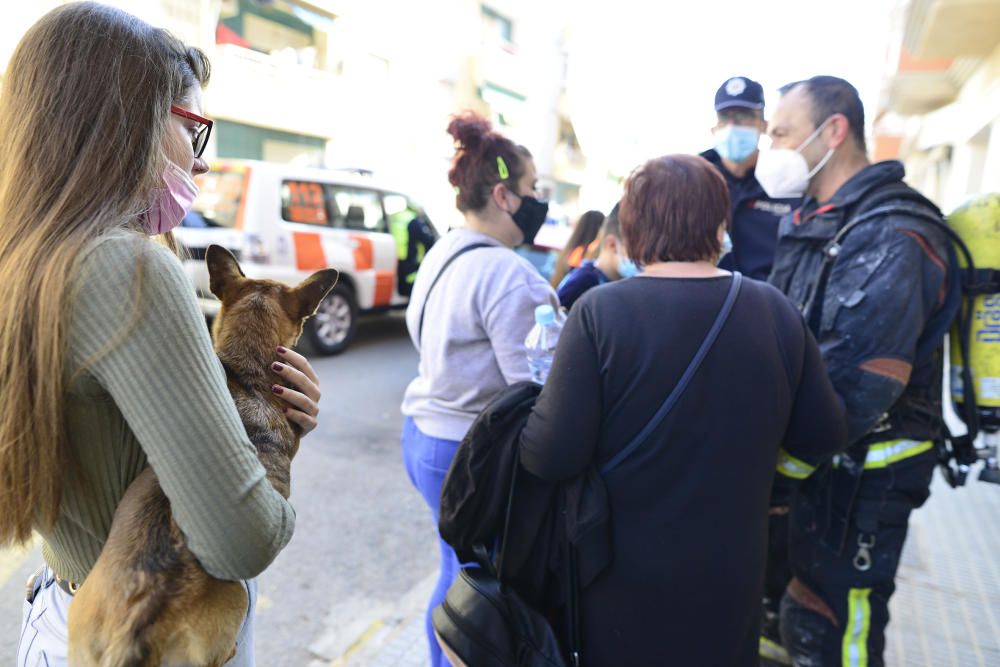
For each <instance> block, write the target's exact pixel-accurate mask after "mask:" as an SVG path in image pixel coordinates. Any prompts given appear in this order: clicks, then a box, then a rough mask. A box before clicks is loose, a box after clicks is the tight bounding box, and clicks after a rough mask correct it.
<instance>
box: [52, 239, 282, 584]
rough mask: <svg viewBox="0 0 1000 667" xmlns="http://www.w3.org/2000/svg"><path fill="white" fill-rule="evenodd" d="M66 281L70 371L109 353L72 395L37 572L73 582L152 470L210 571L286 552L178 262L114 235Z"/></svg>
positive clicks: (260, 566) (256, 565) (253, 568)
mask: <svg viewBox="0 0 1000 667" xmlns="http://www.w3.org/2000/svg"><path fill="white" fill-rule="evenodd" d="M138 267H142V268H141V270H140V269H138ZM137 274H139V275H141V286H142V288H141V289H142V292H141V295H140V294H138V293H137V287H136V286H137V284H139V283H137V282H136V279H137ZM73 285H74V287H75V289H74V293H73V296H72V297H71V310H70V313H71V317H70V354H69V366H70V368H68V369H67V371H68V372H69V373H72V372H73V371H74V369H77V368H79V367H80V366H81V365H82V364H83V362H84V361H85V360H88V359H91V358H93V357H94V355H95V354H97V353H98V352H100V351H102V350H104V349H106V348H107V346H108V344H109V343H112V342H114V343H115V344H114V346H113V347H112V348H110V352H108V353H107V354H104V355H103V356H101V357H100V358H99V359H98V360H97V361H96V362H94V363H92V364H91V365H89V366H88V368H87V370H86V371H85V372H84V373H83V374H82V375H78V376H77V377H76V379H74V380H73V382H72V383H71V385H70V387H69V390H68V394H67V397H66V420H67V426H68V429H69V437H70V445H71V457H72V459H71V461H70V462H68V463H67V465H66V469H65V475H66V476H65V480H64V484H63V499H62V505H61V509H60V515H59V519H58V521H57V523H56V525H55V527H54V528H53V529H52V530H43V529H39V532H40V533H41V534H42V537H43V538H44V540H45V544H44V546H43V549H42V552H43V555H44V558H45V561H46V563H48V565H49V566H50V567H51V568H52V570H53V571H54V572H55V573H56V574H57V575H58V576H60V577H63V578H65V579H69V580H70V581H75V582H82V581H83V580H84V579H85V578H86V576H87V573H88V572H90V569H91V568H92V567H93V565H94V563H95V562H96V560H97V557H98V556H99V555H100V552H101V547H102V546H103V544H104V541H105V539H106V538H107V535H108V532H109V530H110V527H111V519H112V517H113V515H114V511H115V508H116V507H117V506H118V502H119V500H120V499H121V497H122V495H123V494H124V493H125V490H126V489H127V488H128V486H129V484H130V483H131V481H132V480H133V479H135V478H136V476H137V475H138V474H139V473H140V472H141V471H142V470H143V468H144V467H145V466H146V465H147V463H148V464H149V465H151V466H152V467H153V470H154V471H155V472H156V474H157V477H158V478H159V480H160V485H161V486H162V488H163V490H164V492H165V493H166V495H167V497H168V498H169V499H170V504H171V509H172V511H173V516H174V519H175V520H176V522H177V525H178V526H179V527H180V529H181V531H182V532H183V533H184V535H185V537H186V538H187V545H188V548H189V549H190V550H191V551H192V553H193V554H194V555H195V557H196V558H197V559H198V561H199V562H200V563H201V564H202V566H203V567H204V568H205V570H206V571H207V572H208V573H209V574H211V575H213V576H215V577H217V578H220V579H233V580H234V579H247V578H250V577H254V576H256V575H258V574H259V573H260V572H262V571H263V570H264V568H265V567H267V565H268V564H269V563H270V562H271V561H272V560H273V559H274V557H275V556H276V555H277V554H278V552H279V551H281V549H282V548H283V547H284V546H285V545H286V544H287V543H288V540H289V539H290V538H291V536H292V531H293V529H294V525H295V514H294V512H293V510H292V507H291V505H289V503H288V502H287V501H286V500H285V499H284V498H283V497H282V496H281V495H280V494H279V493H278V492H277V491H275V490H274V488H273V487H272V486H271V484H270V482H268V480H267V478H266V477H265V474H264V468H263V466H261V464H260V462H259V461H258V460H257V457H256V450H255V449H254V447H253V445H251V444H250V440H249V439H248V438H247V435H246V431H245V430H244V428H243V424H242V422H241V421H240V418H239V415H238V414H237V412H236V407H235V405H234V403H233V399H232V398H231V396H230V394H229V390H228V389H227V388H226V379H225V373H224V371H223V369H222V365H221V363H220V362H219V360H218V358H217V357H216V356H215V352H214V350H213V349H212V343H211V340H210V337H209V335H208V330H207V328H206V327H205V320H204V318H203V316H202V315H201V313H200V312H199V310H198V305H197V301H196V299H195V294H194V290H193V288H192V286H191V283H190V281H189V280H188V278H187V276H186V275H185V273H184V269H183V266H182V265H181V263H180V261H179V260H178V259H177V258H176V257H175V256H174V255H173V254H172V253H171V252H170V251H169V250H167V249H166V248H164V247H162V246H160V245H158V244H157V243H155V242H153V241H151V240H150V239H148V238H147V237H145V236H141V235H139V234H136V233H131V232H124V231H122V232H114V233H112V234H109V235H107V236H106V237H104V238H102V239H101V240H99V241H97V242H95V243H94V244H92V245H91V246H90V247H88V248H87V249H86V250H85V251H84V254H83V255H82V256H81V260H80V261H79V262H78V263H77V269H76V271H75V274H74V276H73ZM140 298H141V303H140V301H139V299H140ZM133 322H134V325H133V326H129V325H130V324H131V323H133ZM123 333H124V337H122V335H123Z"/></svg>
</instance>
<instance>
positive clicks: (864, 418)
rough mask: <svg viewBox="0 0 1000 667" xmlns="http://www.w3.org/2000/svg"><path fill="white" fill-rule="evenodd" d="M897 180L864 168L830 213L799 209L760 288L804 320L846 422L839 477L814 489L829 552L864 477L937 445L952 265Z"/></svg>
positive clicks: (826, 208) (918, 199)
mask: <svg viewBox="0 0 1000 667" xmlns="http://www.w3.org/2000/svg"><path fill="white" fill-rule="evenodd" d="M903 176H904V170H903V166H902V164H900V163H899V162H896V161H888V162H879V163H876V164H873V165H870V166H868V167H866V168H864V169H862V170H861V171H860V172H858V173H857V174H855V175H854V176H853V177H852V178H851V179H850V180H849V181H847V182H846V183H845V184H844V185H843V186H842V187H841V188H840V189H839V190H838V191H837V192H836V193H835V194H834V196H833V197H832V198H831V199H830V201H829V202H826V203H824V204H820V203H819V202H817V201H816V200H815V199H813V198H807V199H806V200H805V201H804V202H803V204H802V206H801V208H799V209H797V210H796V211H794V212H793V213H792V214H790V215H788V216H785V217H784V218H782V220H781V223H780V225H779V233H778V235H779V238H778V246H777V251H776V254H775V261H774V267H773V270H772V272H771V275H770V278H769V281H770V282H771V284H773V285H774V286H776V287H777V288H778V289H780V290H781V291H782V292H784V293H785V294H786V295H787V296H788V297H789V298H790V299H791V300H792V301H793V303H795V304H796V305H797V306H798V307H799V308H800V310H803V311H805V310H808V311H809V312H803V315H804V317H806V319H807V321H808V323H809V326H810V328H811V329H812V331H813V334H814V335H815V336H816V340H817V342H818V343H819V346H820V351H821V353H822V355H823V360H824V362H825V364H826V368H827V371H828V372H829V374H830V379H831V381H832V382H833V386H834V389H836V391H837V393H838V394H839V395H840V397H841V398H842V399H843V401H844V404H845V406H846V411H847V424H848V442H849V443H850V444H849V445H848V448H847V450H846V451H845V452H843V453H842V454H841V456H840V457H838V469H837V470H836V471H833V474H827V475H826V476H825V478H826V480H827V481H826V482H822V481H820V480H813V481H814V482H815V484H814V486H816V487H824V491H825V493H824V495H826V496H827V497H828V499H829V501H830V502H832V503H833V504H834V505H835V506H836V507H835V508H834V511H833V512H832V514H833V515H839V517H836V516H835V517H833V518H834V521H833V522H832V524H831V525H830V526H829V527H830V528H831V533H830V534H829V537H830V538H831V540H832V542H833V543H840V542H842V540H841V538H842V535H843V532H844V530H845V522H846V521H847V520H848V519H849V517H850V515H851V510H852V505H853V501H854V497H855V495H856V494H857V491H858V489H859V486H860V478H861V475H862V473H863V472H864V470H865V469H868V468H871V467H874V466H878V465H880V464H888V463H891V462H893V461H894V460H898V459H899V458H901V457H903V456H907V455H909V454H912V453H922V452H923V451H926V450H928V449H930V447H931V441H936V440H939V439H940V438H941V437H942V427H943V424H942V418H941V414H942V413H941V381H942V371H943V351H942V347H943V346H942V343H943V339H944V335H945V333H946V332H947V330H948V328H949V326H950V324H951V322H952V320H953V319H954V317H955V315H956V313H957V312H958V308H959V305H960V301H961V293H960V284H959V280H958V272H957V271H958V269H957V259H956V256H955V251H954V249H953V248H952V246H951V244H950V241H949V240H948V237H947V236H946V235H945V232H944V231H943V230H941V229H940V228H939V227H938V226H937V225H936V224H935V223H934V222H933V220H932V219H930V218H933V219H937V220H940V219H941V212H940V211H939V210H938V209H937V207H935V206H934V204H932V203H931V202H930V201H929V200H927V199H926V198H924V197H922V196H921V195H920V194H919V193H917V192H916V191H914V190H913V189H912V188H909V187H908V186H906V185H905V184H903V182H902V179H903ZM862 217H864V222H860V223H858V224H855V225H851V223H852V222H854V221H857V220H861V219H862ZM847 226H851V229H850V230H846V231H847V233H845V234H842V235H840V236H838V234H840V233H841V232H843V231H845V228H846V227H847ZM834 245H836V246H837V247H836V248H835V249H834V250H833V252H832V253H831V252H830V249H831V247H832V246H834ZM831 255H833V257H831ZM825 260H826V261H827V264H828V266H827V267H826V272H825V281H824V280H823V279H821V276H823V275H824V263H825ZM898 443H906V444H903V445H900V444H898ZM870 450H871V451H870ZM873 457H874V458H873ZM879 457H881V458H883V459H885V460H884V461H881V460H879V461H876V460H874V459H875V458H879ZM869 459H871V460H869ZM882 467H884V465H882ZM823 472H824V471H821V472H820V473H819V474H818V475H817V476H816V477H819V478H820V479H823V478H824V475H823ZM825 472H827V473H830V472H831V471H825ZM808 486H809V485H807V487H808ZM828 509H831V508H828ZM838 518H839V520H837V519H838Z"/></svg>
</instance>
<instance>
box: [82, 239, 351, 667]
mask: <svg viewBox="0 0 1000 667" xmlns="http://www.w3.org/2000/svg"><path fill="white" fill-rule="evenodd" d="M206 260H207V262H208V270H209V275H210V277H211V281H210V286H211V289H212V293H213V294H215V295H216V296H217V297H218V298H219V300H220V301H221V302H222V309H221V310H220V311H219V314H218V315H217V316H216V318H215V324H214V325H213V327H212V335H213V338H214V341H215V350H216V352H217V353H218V355H219V359H220V360H221V361H222V365H223V366H224V367H225V369H226V377H227V382H228V385H229V391H230V392H231V393H232V395H233V398H234V400H235V401H236V409H237V411H238V412H239V414H240V417H241V418H242V420H243V424H244V426H245V427H246V430H247V435H248V436H249V437H250V441H251V442H253V444H254V446H255V447H256V448H257V456H258V458H259V459H260V462H261V463H262V464H263V465H264V468H265V469H266V470H267V478H268V479H269V480H270V482H271V484H272V485H274V488H275V489H277V490H278V491H279V492H280V493H281V494H282V495H283V496H285V497H286V498H287V497H288V494H289V466H290V463H291V460H292V457H293V456H295V454H296V452H297V451H298V448H299V438H300V436H301V429H299V427H298V426H297V425H294V424H292V423H290V422H289V421H288V419H287V418H286V417H285V415H284V413H283V410H282V409H283V408H284V407H285V403H284V402H283V401H281V400H280V399H278V398H276V397H275V396H274V394H273V393H272V392H271V387H272V385H274V384H276V383H277V382H278V380H279V378H277V376H275V375H274V374H273V373H272V372H271V370H270V365H271V360H272V359H273V355H274V350H275V348H277V347H278V346H279V345H283V346H285V347H291V346H292V345H294V344H295V342H296V341H297V340H298V338H299V336H300V335H301V333H302V325H303V324H304V323H305V321H306V320H307V319H308V318H309V317H310V316H311V315H312V314H313V313H315V312H316V309H317V308H318V307H319V304H320V302H321V301H322V300H323V297H325V296H326V294H327V292H329V291H330V290H331V289H332V288H333V286H334V284H335V283H336V282H337V277H338V273H337V271H335V270H333V269H324V270H322V271H318V272H316V273H315V274H313V275H312V276H310V277H309V278H307V279H306V280H305V281H303V282H302V283H301V284H300V285H298V286H297V287H288V286H285V285H282V284H280V283H276V282H273V281H270V280H250V279H248V278H247V277H246V276H244V274H243V272H242V271H241V270H240V267H239V264H238V263H237V261H236V258H235V257H233V256H232V254H230V253H229V251H227V250H225V249H224V248H222V247H220V246H211V247H210V248H209V249H208V252H207V255H206ZM205 511H210V508H205ZM246 611H247V596H246V590H245V589H244V587H243V584H242V583H240V582H234V581H222V580H220V579H215V578H213V577H211V576H209V575H208V574H207V573H206V572H205V571H204V570H203V569H202V568H201V566H200V565H199V564H198V561H197V560H196V559H195V557H194V555H193V554H191V552H190V551H188V549H187V547H186V546H185V544H184V537H183V535H182V534H181V532H180V530H179V529H178V528H177V524H175V523H174V521H173V518H172V517H171V514H170V502H169V500H167V497H166V496H165V495H164V494H163V491H162V490H161V489H160V485H159V483H158V482H157V480H156V474H155V473H154V472H153V471H152V469H150V468H146V470H144V471H143V472H142V473H141V474H140V475H139V477H138V478H136V480H135V481H134V482H132V484H131V486H129V488H128V490H127V491H126V492H125V495H124V496H123V497H122V499H121V502H120V503H119V505H118V508H117V509H116V510H115V516H114V520H113V521H112V524H111V531H110V533H109V535H108V540H107V542H106V543H105V544H104V549H103V550H102V551H101V555H100V558H98V559H97V563H96V564H95V565H94V568H93V569H92V570H91V572H90V574H89V576H88V577H87V579H86V581H85V582H84V583H83V585H82V586H80V589H79V590H78V591H77V593H76V595H75V596H74V599H73V604H71V605H70V609H69V619H68V621H69V659H70V660H69V662H70V664H71V665H73V666H74V667H76V666H77V665H86V666H91V665H94V666H98V665H99V666H100V667H125V666H129V667H158V666H159V665H161V664H169V665H175V664H190V665H198V666H200V665H212V666H215V665H222V664H223V663H224V662H225V661H226V660H228V659H229V658H230V657H232V655H233V653H234V652H235V648H236V635H237V633H238V632H239V628H240V626H241V625H242V623H243V619H244V617H245V616H246Z"/></svg>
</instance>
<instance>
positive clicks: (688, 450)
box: [521, 155, 846, 667]
mask: <svg viewBox="0 0 1000 667" xmlns="http://www.w3.org/2000/svg"><path fill="white" fill-rule="evenodd" d="M620 217H621V227H622V234H623V236H624V241H625V246H626V250H627V252H628V255H629V256H630V257H632V258H634V260H635V261H636V262H638V263H639V264H641V265H642V266H643V267H644V270H643V272H642V273H641V274H640V275H639V276H637V277H636V278H635V279H633V280H625V281H621V282H618V283H615V284H612V285H607V286H605V287H604V288H602V289H599V290H591V291H590V292H588V293H587V294H586V295H585V296H584V297H582V298H581V299H580V301H579V302H578V303H577V305H576V307H575V308H573V310H572V312H571V314H570V318H569V321H568V322H567V324H566V327H565V329H564V331H563V333H562V337H561V339H560V341H559V347H558V350H557V351H556V355H555V360H554V363H553V366H552V370H551V373H550V375H549V379H548V381H547V383H546V385H545V388H544V390H543V391H542V393H541V396H540V397H539V400H538V403H537V405H536V406H535V409H534V412H533V414H532V415H531V417H530V419H529V420H528V423H527V425H526V427H525V430H524V433H523V436H522V442H521V461H522V465H523V466H524V467H525V468H526V469H527V470H528V471H530V472H531V473H533V474H535V475H537V476H539V477H541V478H544V479H548V480H563V479H568V478H571V477H573V476H575V475H577V474H579V473H581V472H583V471H584V469H585V468H586V467H587V466H588V465H589V464H592V463H595V464H597V465H598V466H600V465H601V464H602V463H604V462H606V461H608V460H610V459H611V458H612V457H613V456H614V455H615V454H616V453H618V452H619V451H621V450H622V449H623V448H624V447H625V445H626V444H627V443H628V442H629V441H630V440H631V439H632V438H633V437H634V436H636V435H637V434H638V433H639V431H641V430H642V429H643V427H644V426H645V425H646V424H647V423H648V422H649V420H650V419H651V418H652V416H653V414H654V413H655V412H656V411H657V410H658V409H659V407H660V406H661V404H662V403H663V401H664V399H665V398H666V396H667V395H668V394H669V393H670V391H671V389H672V388H673V387H674V385H675V384H676V383H677V381H678V379H679V378H680V376H681V374H682V373H683V372H684V370H685V369H686V368H687V366H688V364H689V362H690V361H691V358H692V357H693V356H694V354H695V352H696V350H697V349H698V347H699V346H700V345H701V343H702V341H703V340H704V338H705V335H706V333H707V332H708V329H709V328H710V327H711V325H712V323H713V321H714V320H715V317H716V315H717V314H718V312H719V310H720V308H721V306H722V303H723V300H724V299H725V297H726V293H727V292H728V290H729V287H730V284H731V282H732V280H733V278H732V276H731V275H730V274H729V273H727V272H725V271H721V270H719V269H717V268H716V266H715V262H716V260H717V259H718V256H719V252H720V247H721V245H720V244H721V239H722V235H723V231H724V230H725V229H726V227H727V226H728V224H729V219H730V211H729V197H728V194H727V191H726V184H725V182H724V181H723V179H722V177H721V176H720V175H719V174H718V172H717V171H716V170H715V169H713V168H712V166H711V165H710V164H709V163H708V162H706V161H705V160H703V159H701V158H698V157H693V156H681V155H674V156H666V157H662V158H658V159H655V160H651V161H650V162H648V163H646V164H645V165H644V166H642V167H640V168H639V169H638V170H637V171H636V172H635V173H633V174H632V176H631V177H630V178H629V180H628V182H627V183H626V188H625V196H624V199H623V200H622V204H621V211H620ZM845 444H846V427H845V425H844V421H843V409H842V406H841V403H840V401H839V399H838V398H837V396H836V394H835V393H834V391H833V388H832V386H831V384H830V382H829V380H828V378H827V376H826V372H825V369H824V367H823V363H822V361H821V359H820V355H819V350H818V349H817V346H816V342H815V341H814V339H813V337H812V335H811V334H810V333H809V331H808V330H807V329H806V327H805V324H804V323H803V321H802V318H801V317H800V316H799V314H798V312H797V311H796V310H795V309H794V307H793V306H792V305H791V304H790V303H789V302H788V301H787V300H786V299H785V297H784V296H783V295H782V294H781V293H780V292H778V291H777V290H775V289H774V288H772V287H771V286H769V285H767V284H765V283H761V282H756V281H752V280H746V279H745V280H744V281H743V285H742V289H741V291H740V294H739V297H738V298H737V300H736V302H735V305H734V307H733V310H732V313H731V315H730V317H729V320H728V322H727V323H726V325H725V326H724V328H723V329H722V331H721V333H720V335H719V337H718V339H717V341H716V342H715V345H714V346H713V347H712V349H711V350H710V351H709V353H708V355H707V356H706V357H705V360H704V362H703V364H702V365H701V367H700V370H699V371H698V372H697V373H696V374H695V375H694V377H693V379H692V381H691V383H690V384H689V385H688V387H687V389H686V391H685V392H684V394H683V395H682V396H681V398H680V400H679V402H678V403H677V404H676V405H675V407H674V409H673V410H672V411H671V412H670V413H669V414H668V416H667V418H666V419H664V420H663V422H662V423H661V424H660V425H659V427H658V428H656V429H655V431H654V432H653V433H652V435H651V436H650V437H649V438H648V439H647V440H646V441H644V442H643V444H642V445H641V446H639V447H638V449H636V450H635V452H634V453H632V454H631V455H630V456H629V457H628V458H626V459H625V460H624V461H623V462H622V463H621V464H620V465H619V466H618V467H617V468H616V469H614V470H613V471H611V472H610V473H608V475H607V476H606V477H605V482H606V484H607V488H608V494H609V499H610V506H611V523H612V542H613V548H614V559H613V562H612V564H611V566H610V567H609V568H608V569H607V570H605V571H604V572H603V573H602V574H600V575H599V576H598V578H597V579H596V580H595V581H594V582H593V583H592V584H590V585H589V586H588V587H587V588H586V589H584V590H583V591H582V600H581V605H580V624H581V633H580V636H581V637H582V651H581V655H582V662H583V664H584V665H588V666H592V665H600V666H605V665H606V666H612V665H615V666H616V665H627V666H629V667H634V666H640V665H668V666H677V667H692V666H702V665H704V666H718V667H740V666H747V667H750V666H751V665H756V664H757V642H758V632H759V621H760V601H761V594H762V588H763V577H764V561H765V550H766V541H767V514H768V505H769V498H770V492H771V485H772V481H773V479H774V476H775V468H776V466H777V465H779V464H783V465H785V466H790V467H791V468H792V469H793V470H794V469H795V468H796V466H797V465H798V464H801V463H805V464H808V465H812V466H815V465H816V464H817V463H818V462H819V461H820V460H821V459H823V458H824V457H827V456H829V455H831V454H832V453H833V452H835V451H836V450H838V449H839V448H841V447H843V446H844V445H845Z"/></svg>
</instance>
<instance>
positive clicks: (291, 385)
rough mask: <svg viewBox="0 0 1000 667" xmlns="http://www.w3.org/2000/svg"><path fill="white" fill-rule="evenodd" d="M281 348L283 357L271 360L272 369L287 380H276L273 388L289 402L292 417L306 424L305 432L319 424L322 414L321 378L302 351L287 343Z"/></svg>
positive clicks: (280, 352)
mask: <svg viewBox="0 0 1000 667" xmlns="http://www.w3.org/2000/svg"><path fill="white" fill-rule="evenodd" d="M277 352H278V358H279V359H280V361H276V362H274V363H273V364H271V370H272V371H274V372H275V373H277V374H278V375H279V376H280V377H281V378H282V379H283V380H284V381H285V383H286V384H285V385H280V384H276V385H274V386H272V387H271V391H273V392H274V393H275V395H276V396H277V397H278V398H280V399H282V400H283V401H286V402H287V403H288V407H286V408H285V414H286V415H288V421H290V422H293V423H295V424H298V425H299V426H300V427H302V435H305V434H307V433H309V432H310V431H312V430H313V429H314V428H316V423H317V422H316V417H317V415H319V398H320V392H319V378H318V377H316V372H315V371H314V370H313V367H312V366H310V365H309V361H308V360H307V359H306V358H305V357H303V356H302V355H301V354H299V353H298V352H293V351H292V350H289V349H287V348H284V347H279V348H278V349H277Z"/></svg>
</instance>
